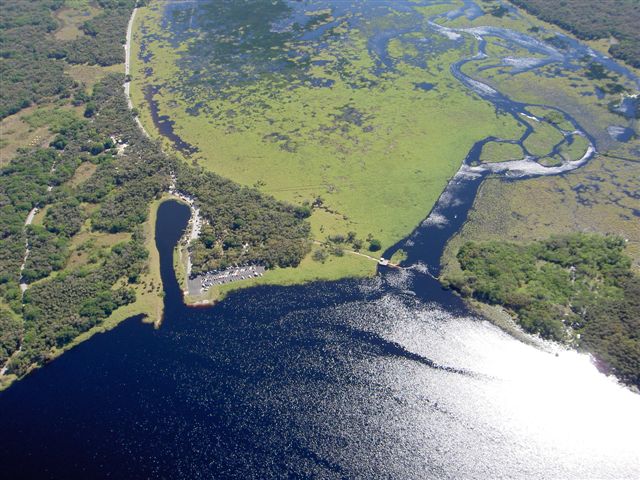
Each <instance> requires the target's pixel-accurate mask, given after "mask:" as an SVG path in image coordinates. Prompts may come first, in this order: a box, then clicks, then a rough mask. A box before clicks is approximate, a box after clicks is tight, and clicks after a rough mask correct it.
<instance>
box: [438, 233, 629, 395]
mask: <svg viewBox="0 0 640 480" xmlns="http://www.w3.org/2000/svg"><path fill="white" fill-rule="evenodd" d="M624 246H625V242H624V240H623V239H621V238H619V237H615V236H602V235H595V234H594V235H587V234H582V233H577V234H572V235H567V236H558V237H552V238H550V239H548V240H546V241H538V242H532V243H529V244H524V245H523V244H516V243H510V242H496V241H493V242H482V243H476V242H468V243H466V244H465V245H463V246H462V247H461V248H460V250H459V252H458V254H457V259H458V262H459V264H460V267H461V269H462V273H461V274H459V275H455V274H452V275H449V277H448V278H446V279H444V282H445V284H446V285H449V286H450V287H452V288H453V289H455V290H457V291H458V292H460V293H461V294H462V295H463V296H471V297H474V298H476V299H478V300H480V301H482V302H486V303H489V304H498V305H503V306H504V307H506V308H507V309H509V310H510V311H512V312H513V313H514V315H515V318H516V321H517V322H518V324H519V325H520V326H522V327H523V328H524V330H526V331H527V332H530V333H534V334H539V335H540V336H542V337H543V338H548V339H552V340H556V341H560V342H566V343H570V344H573V345H575V346H577V347H578V348H581V349H585V350H587V351H589V352H591V353H592V354H594V355H595V357H596V358H597V359H598V360H599V361H600V362H601V363H600V365H601V367H602V368H603V369H605V370H607V371H610V372H613V373H615V374H616V375H617V376H618V377H619V378H620V379H622V380H623V381H625V382H626V383H629V384H633V385H636V386H640V338H639V336H638V335H639V333H638V332H640V295H639V293H640V276H638V275H637V274H634V273H633V271H632V270H631V260H630V259H629V257H627V256H626V255H625V254H624Z"/></svg>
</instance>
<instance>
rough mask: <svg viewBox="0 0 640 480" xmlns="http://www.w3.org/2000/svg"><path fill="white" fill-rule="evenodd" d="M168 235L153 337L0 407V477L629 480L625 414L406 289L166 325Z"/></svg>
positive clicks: (371, 287) (316, 292)
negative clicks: (160, 313)
mask: <svg viewBox="0 0 640 480" xmlns="http://www.w3.org/2000/svg"><path fill="white" fill-rule="evenodd" d="M188 216H189V210H188V208H187V207H185V206H183V205H180V204H178V203H177V202H173V201H171V202H166V203H164V204H163V205H161V207H160V209H159V211H158V223H157V230H156V238H157V244H158V250H159V252H160V261H161V272H162V278H163V283H164V285H165V294H166V296H165V299H166V302H165V321H164V324H163V325H162V327H161V328H159V329H157V330H153V329H152V328H151V327H150V326H146V325H142V324H141V323H140V322H139V319H137V318H135V319H131V320H129V321H127V322H125V323H124V324H122V325H121V326H119V327H118V328H116V329H114V330H112V331H110V332H107V333H105V334H103V335H98V336H96V337H94V338H93V339H92V340H90V341H88V342H86V343H83V344H82V345H80V346H79V347H77V348H75V349H73V350H71V351H70V352H68V353H66V354H65V355H63V356H62V357H61V358H59V359H58V360H56V361H54V362H53V363H51V364H50V365H48V366H46V367H45V368H43V369H41V370H39V371H37V372H35V373H33V374H32V375H30V376H28V377H27V378H26V379H24V380H22V381H20V382H18V383H17V384H16V385H14V386H13V387H11V388H10V389H9V390H8V391H5V392H3V393H1V394H0V431H1V432H2V435H0V462H2V468H3V470H2V472H3V475H4V476H6V477H7V478H53V479H65V480H72V479H86V478H92V479H102V478H126V479H131V480H134V479H142V478H171V479H189V480H191V479H209V478H238V479H240V478H241V479H253V478H256V479H270V478H274V479H275V478H323V479H324V478H327V479H333V478H335V479H339V478H402V479H422V478H442V479H454V478H468V479H486V478H520V479H528V478H530V479H540V478H579V479H586V478H598V479H600V478H636V477H638V476H639V475H640V467H639V465H640V451H639V450H638V448H637V445H638V438H637V437H638V432H639V431H640V418H639V417H638V415H637V412H638V410H639V409H640V396H638V395H635V394H633V393H631V392H630V391H628V390H625V389H624V388H622V387H621V386H619V385H617V384H616V383H615V382H614V381H613V380H611V379H608V378H606V377H604V376H603V375H601V374H599V373H598V372H597V371H596V369H595V368H594V367H593V365H591V364H590V362H589V359H588V357H586V356H584V355H578V354H577V353H575V352H569V351H564V350H562V349H558V348H556V350H555V351H553V350H552V351H551V352H549V351H546V350H543V349H536V348H533V347H531V346H529V345H526V344H523V343H521V342H519V341H517V340H514V339H513V338H511V337H509V336H508V335H506V334H504V333H502V332H501V331H499V330H498V329H497V328H495V327H493V326H492V325H490V324H488V323H486V322H481V321H478V320H476V319H473V318H471V317H470V316H469V315H468V313H467V312H466V311H465V310H464V308H463V306H462V305H460V304H459V301H458V300H457V298H456V297H455V296H454V295H452V294H451V293H450V292H446V291H443V290H441V289H439V288H438V287H437V285H436V284H429V283H428V281H429V277H428V276H426V275H415V274H414V273H413V272H411V271H388V272H385V274H383V275H381V276H378V277H376V278H373V279H368V280H357V281H356V280H346V281H342V282H332V283H316V284H313V285H309V286H300V287H287V288H274V287H261V288H254V289H250V290H247V291H243V292H239V293H237V294H234V295H232V296H230V297H229V298H227V299H226V300H225V301H224V302H222V303H221V304H218V305H216V306H215V307H212V308H206V309H190V308H186V307H185V306H184V305H183V304H182V302H181V292H180V288H179V286H178V284H177V282H176V281H175V275H174V272H173V270H172V265H173V256H172V253H173V247H174V245H175V243H176V241H177V239H178V238H179V237H180V235H181V233H182V232H183V230H184V228H185V225H186V224H187V219H188ZM426 299H431V301H430V302H429V301H426ZM433 301H436V302H437V303H433ZM443 306H445V307H443ZM553 348H554V347H553V346H552V345H549V346H547V350H549V349H553Z"/></svg>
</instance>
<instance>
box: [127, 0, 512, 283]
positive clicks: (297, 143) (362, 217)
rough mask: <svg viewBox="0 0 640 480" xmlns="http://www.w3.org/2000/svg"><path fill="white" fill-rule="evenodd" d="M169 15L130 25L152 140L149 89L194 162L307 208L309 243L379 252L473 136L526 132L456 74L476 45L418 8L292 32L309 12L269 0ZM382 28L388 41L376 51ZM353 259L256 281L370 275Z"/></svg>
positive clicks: (136, 97)
mask: <svg viewBox="0 0 640 480" xmlns="http://www.w3.org/2000/svg"><path fill="white" fill-rule="evenodd" d="M254 3H256V8H258V7H259V8H262V7H264V6H265V5H263V3H264V2H261V1H256V2H254ZM268 3H269V4H271V3H272V2H268ZM167 8H170V12H169V11H165V9H164V4H162V3H160V2H152V3H151V5H150V6H149V7H145V8H143V9H141V11H140V12H139V15H138V17H137V19H136V25H135V28H136V31H135V35H134V43H136V42H137V43H139V45H134V49H133V52H134V55H135V58H134V59H133V60H134V61H133V83H132V96H133V101H134V105H135V106H136V107H138V109H139V110H140V112H141V115H140V119H141V121H142V123H143V124H144V126H145V128H146V129H147V130H148V131H149V132H151V133H152V135H158V128H157V125H154V123H153V121H152V116H151V114H150V106H149V103H148V100H149V99H150V98H149V97H150V96H149V95H147V98H146V99H145V96H144V94H145V92H147V93H148V92H150V91H151V90H148V89H149V88H153V90H152V91H153V95H151V99H152V101H153V103H154V108H157V111H158V114H159V115H160V116H162V115H165V116H166V117H167V118H168V119H170V121H171V122H172V125H171V129H172V132H173V134H175V135H177V136H179V138H180V139H181V140H182V141H183V142H185V143H187V144H189V145H191V146H192V147H194V149H197V151H196V152H195V153H192V154H191V155H190V158H189V161H192V162H196V163H198V164H199V165H201V166H203V167H204V168H206V169H210V170H211V171H214V172H215V173H217V174H220V175H222V176H224V177H227V178H230V179H232V180H234V181H236V182H238V183H241V184H244V185H250V186H256V187H258V188H259V189H260V190H261V191H262V192H264V193H267V194H270V195H273V196H274V197H276V198H277V199H279V200H284V201H288V202H292V203H294V204H298V205H301V206H302V205H313V206H314V207H313V209H312V215H311V217H310V222H311V226H312V233H313V237H314V240H316V241H320V242H324V241H325V240H326V238H327V237H329V236H335V235H346V234H347V233H348V232H355V233H356V236H357V238H359V239H360V240H363V241H364V240H365V239H366V238H376V239H378V240H380V243H381V245H382V249H381V250H380V251H379V252H376V253H375V254H374V255H373V256H379V255H380V254H382V252H383V251H384V250H385V249H386V248H388V247H390V246H392V245H393V244H395V243H396V242H397V241H398V240H400V239H402V238H403V237H405V236H406V235H408V234H409V233H410V232H411V231H412V230H413V229H414V228H415V226H416V225H417V224H419V222H420V221H421V220H422V219H423V218H424V217H425V216H426V214H427V213H428V212H429V210H430V209H431V208H432V206H433V205H434V203H435V202H436V201H437V199H438V197H439V195H440V194H441V192H442V191H443V189H444V187H445V186H446V184H447V182H448V180H449V179H450V178H451V177H452V176H453V175H454V174H455V172H456V171H457V170H458V169H459V167H460V165H461V163H462V161H463V159H464V158H465V156H466V155H467V153H468V151H469V150H470V149H471V147H472V146H473V144H474V143H475V142H476V141H478V140H479V139H482V138H485V137H487V136H496V137H500V138H518V137H519V136H520V135H521V131H522V128H521V126H520V125H519V124H518V123H517V122H516V121H515V120H514V119H513V118H512V117H509V116H507V115H503V114H497V113H496V111H495V109H494V108H493V106H492V105H490V104H489V103H488V102H486V101H484V100H482V99H480V98H479V97H477V96H476V95H474V94H471V93H469V92H468V91H467V90H466V89H465V88H464V87H463V86H462V85H461V84H460V83H459V82H458V81H457V80H456V79H455V78H454V77H453V76H452V74H451V72H450V70H449V66H450V64H451V63H453V62H455V61H457V60H459V59H461V58H463V57H464V56H465V55H468V48H469V45H470V43H469V42H471V41H472V40H471V39H466V40H465V42H463V43H462V45H460V44H455V43H454V42H452V41H451V40H448V39H446V38H444V37H441V36H439V35H437V34H436V33H435V32H434V31H433V30H430V29H429V28H428V26H427V16H425V15H423V14H422V13H420V12H419V11H418V10H417V9H416V11H414V12H412V13H406V12H391V13H388V14H384V15H382V14H380V15H378V14H376V15H370V14H369V13H368V11H364V12H355V13H352V12H344V11H341V10H340V9H338V10H331V11H330V12H329V11H327V10H314V11H308V12H304V11H303V12H302V13H304V15H303V16H302V18H305V19H306V23H291V21H292V20H291V19H292V18H295V19H299V18H300V17H301V16H299V15H296V13H300V12H299V10H295V11H293V10H291V9H304V5H300V4H297V5H295V6H293V7H292V6H291V5H290V4H289V3H286V4H285V3H284V2H275V4H274V6H272V7H271V8H268V9H267V8H265V9H264V12H263V13H264V15H263V17H264V18H258V17H252V18H251V19H250V20H247V19H246V18H245V17H246V15H244V14H242V12H235V11H233V10H234V9H233V8H231V9H230V11H224V12H222V11H218V9H217V7H216V4H214V3H205V6H204V7H202V9H201V10H200V11H198V12H197V13H196V15H197V18H198V20H197V22H198V28H192V29H189V24H190V22H191V13H190V12H191V10H186V9H182V10H180V9H178V8H177V7H176V6H175V5H173V6H167ZM189 8H191V7H189ZM260 11H262V10H260ZM431 14H433V12H432V11H430V13H429V15H431ZM223 20H224V22H223ZM163 21H164V22H165V24H166V26H167V27H166V28H164V29H161V28H160V27H159V26H160V25H162V22H163ZM247 21H248V22H252V23H251V25H250V27H251V28H249V26H247V25H245V23H246V22H247ZM274 25H276V26H278V28H275V27H274ZM280 27H281V28H280ZM389 30H391V31H393V32H394V35H393V38H392V39H391V40H390V41H389V42H387V43H384V42H383V41H380V46H379V47H378V45H377V44H376V43H374V42H376V41H378V39H379V38H380V35H381V33H383V32H385V31H389ZM248 32H252V33H251V34H249V33H248ZM309 38H311V40H308V39H309ZM425 39H426V41H425ZM372 45H373V46H372ZM461 46H462V48H460V47H461ZM240 58H241V59H242V61H240ZM163 141H164V142H165V144H166V148H172V147H175V145H173V144H172V143H171V142H169V141H168V140H167V139H166V138H165V139H164V140H163ZM311 255H312V254H310V256H311ZM359 262H360V260H358V261H356V260H355V259H353V258H351V257H350V256H349V255H344V256H341V257H334V258H332V259H331V261H330V262H326V263H325V264H324V265H322V264H320V265H319V264H318V263H317V262H315V263H314V262H313V261H311V260H309V261H304V262H302V264H301V265H300V267H298V268H297V269H294V270H292V271H289V270H283V271H282V272H280V271H274V272H269V273H268V274H267V275H265V277H264V280H260V281H262V282H273V283H286V282H288V281H292V282H300V281H307V280H312V279H313V280H315V279H335V278H340V277H343V276H350V274H353V275H356V276H359V275H360V274H361V273H362V272H365V271H366V272H367V273H368V274H371V273H373V272H374V271H375V269H373V268H370V267H366V268H364V269H363V268H361V267H359V266H357V265H355V263H359ZM365 264H367V262H365ZM354 269H355V270H354ZM234 288H235V287H234Z"/></svg>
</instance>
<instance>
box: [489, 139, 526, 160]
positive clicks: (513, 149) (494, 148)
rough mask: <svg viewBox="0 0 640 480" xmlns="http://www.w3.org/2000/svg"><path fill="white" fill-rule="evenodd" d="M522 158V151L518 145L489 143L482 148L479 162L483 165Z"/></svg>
mask: <svg viewBox="0 0 640 480" xmlns="http://www.w3.org/2000/svg"><path fill="white" fill-rule="evenodd" d="M522 158H524V151H523V150H522V148H521V147H520V145H516V144H513V143H499V142H489V143H486V144H485V145H484V146H483V147H482V152H481V153H480V161H481V162H483V163H493V162H508V161H510V160H521V159H522Z"/></svg>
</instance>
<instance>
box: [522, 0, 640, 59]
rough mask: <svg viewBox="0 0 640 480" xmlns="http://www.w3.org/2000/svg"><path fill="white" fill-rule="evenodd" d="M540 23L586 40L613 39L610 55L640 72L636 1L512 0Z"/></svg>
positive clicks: (637, 7) (639, 8) (638, 22)
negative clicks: (561, 29)
mask: <svg viewBox="0 0 640 480" xmlns="http://www.w3.org/2000/svg"><path fill="white" fill-rule="evenodd" d="M510 1H511V3H513V4H515V5H517V6H519V7H522V8H524V9H525V10H527V11H528V12H530V13H531V14H533V15H535V16H536V17H539V18H540V19H542V20H544V21H546V22H549V23H553V24H555V25H558V26H559V27H561V28H564V29H565V30H568V31H570V32H571V33H573V34H574V35H576V36H577V37H578V38H581V39H583V40H596V39H601V38H609V37H610V36H613V37H614V38H615V39H616V40H617V43H615V44H613V45H611V47H610V48H609V53H610V54H611V55H612V56H614V57H616V58H619V59H621V60H624V61H625V62H627V63H629V65H632V66H634V67H636V68H640V28H638V25H640V6H639V5H638V1H637V0H609V1H607V2H585V1H584V0H563V1H561V2H559V1H557V0H510Z"/></svg>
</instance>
